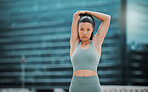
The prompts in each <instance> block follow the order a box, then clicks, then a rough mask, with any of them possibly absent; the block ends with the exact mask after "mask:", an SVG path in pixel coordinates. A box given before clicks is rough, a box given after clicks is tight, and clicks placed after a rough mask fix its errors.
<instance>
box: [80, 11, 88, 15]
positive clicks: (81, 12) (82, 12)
mask: <svg viewBox="0 0 148 92" xmlns="http://www.w3.org/2000/svg"><path fill="white" fill-rule="evenodd" d="M88 12H89V11H88V10H81V11H79V14H84V13H88Z"/></svg>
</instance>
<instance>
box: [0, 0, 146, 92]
mask: <svg viewBox="0 0 148 92" xmlns="http://www.w3.org/2000/svg"><path fill="white" fill-rule="evenodd" d="M79 10H90V11H95V12H101V13H105V14H109V15H111V24H110V27H109V30H108V33H107V35H106V37H105V39H104V42H103V46H102V53H101V59H100V63H99V65H98V76H99V80H100V84H101V86H102V88H103V87H105V86H113V88H115V89H114V90H113V91H115V90H116V89H119V87H117V86H124V87H125V89H126V87H127V86H131V87H129V88H133V89H136V88H138V87H135V86H141V88H143V92H144V91H145V92H148V89H146V88H148V72H147V69H148V68H147V67H148V0H0V92H4V90H7V91H8V90H11V91H8V92H53V91H54V92H64V91H65V92H68V88H69V86H70V82H71V79H72V74H73V72H72V70H73V68H72V64H71V61H70V35H71V24H72V17H73V14H74V13H75V12H76V11H79ZM94 18H95V17H94ZM95 23H96V25H95V29H94V34H93V35H95V33H96V32H97V30H98V28H99V25H100V24H101V21H100V20H98V19H96V18H95ZM133 86H134V87H133ZM144 87H146V88H144ZM122 88H123V87H122ZM127 88H128V87H127ZM62 89H63V91H62ZM104 89H107V88H104ZM108 89H109V87H108ZM139 89H140V88H139ZM12 90H15V91H12ZM16 90H17V91H16ZM137 90H138V89H137ZM110 91H111V90H110ZM123 91H125V90H122V92H123ZM141 91H142V89H141ZM5 92H6V91H5ZM106 92H107V91H106ZM135 92H136V91H135ZM137 92H138V91H137Z"/></svg>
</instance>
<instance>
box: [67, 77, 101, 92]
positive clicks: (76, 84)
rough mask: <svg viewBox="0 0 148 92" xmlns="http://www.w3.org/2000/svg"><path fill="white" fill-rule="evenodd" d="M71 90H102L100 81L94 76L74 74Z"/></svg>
mask: <svg viewBox="0 0 148 92" xmlns="http://www.w3.org/2000/svg"><path fill="white" fill-rule="evenodd" d="M69 92H101V87H100V81H99V77H98V76H97V75H94V76H85V77H82V76H76V75H73V76H72V80H71V83H70V86H69Z"/></svg>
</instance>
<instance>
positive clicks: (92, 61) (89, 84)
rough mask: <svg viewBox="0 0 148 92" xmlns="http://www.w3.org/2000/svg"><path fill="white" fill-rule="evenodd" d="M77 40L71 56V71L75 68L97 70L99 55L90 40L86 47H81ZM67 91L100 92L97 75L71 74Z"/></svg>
mask: <svg viewBox="0 0 148 92" xmlns="http://www.w3.org/2000/svg"><path fill="white" fill-rule="evenodd" d="M80 45H81V42H79V43H78V44H77V46H76V48H75V51H74V52H73V55H72V57H71V61H72V66H73V72H74V71H76V70H93V71H96V72H97V66H98V64H99V60H100V57H99V56H98V54H97V52H96V49H95V47H94V44H93V43H92V40H90V43H89V48H88V49H85V50H83V49H81V47H80ZM69 92H101V87H100V81H99V77H98V75H93V76H85V77H83V76H76V75H73V77H72V80H71V83H70V87H69Z"/></svg>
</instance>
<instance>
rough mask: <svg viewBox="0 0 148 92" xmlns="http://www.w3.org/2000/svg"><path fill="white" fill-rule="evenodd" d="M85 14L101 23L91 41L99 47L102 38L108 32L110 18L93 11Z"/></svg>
mask: <svg viewBox="0 0 148 92" xmlns="http://www.w3.org/2000/svg"><path fill="white" fill-rule="evenodd" d="M87 12H88V14H90V15H92V16H94V17H96V18H97V19H99V20H101V21H102V23H101V25H100V26H99V28H98V32H97V33H96V34H95V36H94V37H93V39H92V40H94V42H95V43H96V44H97V45H99V46H100V45H102V43H103V41H104V38H105V36H106V34H107V32H108V28H109V25H110V20H111V16H110V15H107V14H103V13H100V12H94V11H87Z"/></svg>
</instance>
